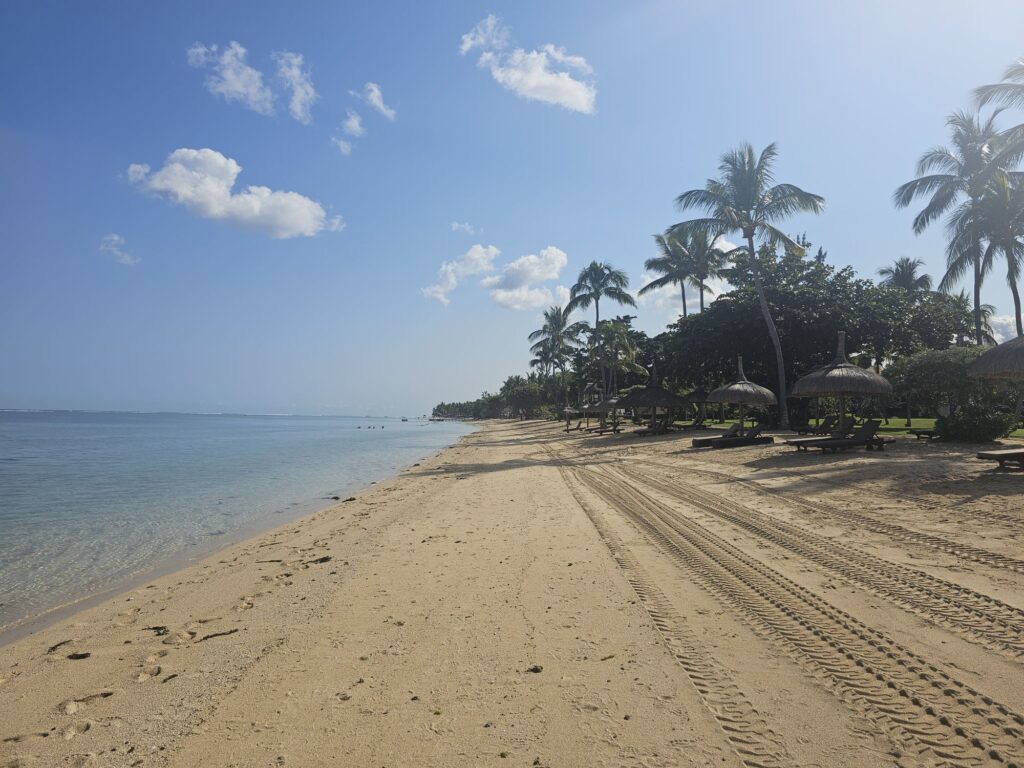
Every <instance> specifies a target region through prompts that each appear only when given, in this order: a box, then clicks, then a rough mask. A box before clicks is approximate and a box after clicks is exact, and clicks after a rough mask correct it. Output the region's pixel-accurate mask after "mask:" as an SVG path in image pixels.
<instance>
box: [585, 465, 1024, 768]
mask: <svg viewBox="0 0 1024 768" xmlns="http://www.w3.org/2000/svg"><path fill="white" fill-rule="evenodd" d="M574 475H575V476H576V477H577V478H579V479H580V480H581V482H583V484H584V485H585V487H587V488H588V489H589V490H591V491H592V492H593V493H595V494H596V495H597V496H598V497H599V498H601V499H602V500H604V501H605V502H606V503H607V504H608V505H609V506H611V507H612V508H613V509H615V510H617V511H619V512H620V513H621V514H623V515H624V516H625V517H626V518H627V519H629V520H631V521H632V522H633V523H634V524H635V525H636V526H637V528H639V529H640V530H641V531H643V532H644V533H646V534H647V535H648V537H649V538H650V539H651V540H652V541H654V542H655V543H656V544H658V545H659V546H660V547H661V549H662V550H663V551H664V552H665V553H666V554H667V555H668V556H669V558H670V559H671V560H673V561H674V562H675V563H676V565H678V566H679V567H680V568H681V569H682V570H683V571H684V572H685V573H686V575H687V576H688V577H689V578H692V579H693V581H694V582H695V583H697V584H698V585H700V586H702V587H703V588H704V589H705V590H706V591H707V592H708V593H709V594H711V595H712V596H713V597H715V598H716V599H717V600H718V601H719V602H720V603H721V604H722V606H723V607H725V608H726V609H727V610H730V611H732V612H734V613H735V614H737V615H738V618H739V619H740V620H741V621H743V622H744V623H746V624H747V625H748V626H751V627H752V628H754V629H755V630H756V631H758V632H759V634H761V635H762V636H765V637H766V638H767V639H769V640H770V641H772V642H774V643H777V644H779V645H781V646H782V647H783V648H784V650H785V651H786V652H787V655H789V656H790V657H791V658H793V659H794V660H795V661H796V663H797V664H799V665H800V666H801V667H803V668H804V669H806V670H808V672H809V673H811V674H812V676H814V677H816V678H818V679H823V680H824V681H826V682H827V683H828V684H829V686H830V687H831V688H832V690H833V691H835V692H836V693H837V694H838V695H839V697H840V698H841V699H842V700H843V701H845V702H847V703H848V704H849V705H850V706H853V707H854V708H856V709H857V711H858V712H860V713H861V714H862V715H864V716H865V717H867V718H869V719H871V720H873V721H874V722H876V724H877V725H878V726H879V727H880V728H882V729H883V730H884V732H886V733H888V734H889V736H890V738H892V739H893V741H894V742H895V743H897V744H899V745H901V747H902V748H903V749H904V750H906V751H913V753H914V754H915V756H916V759H917V760H919V761H921V762H925V763H931V764H933V765H941V766H978V765H988V764H997V765H1002V766H1005V768H1021V766H1022V765H1024V762H1022V761H1024V757H1022V755H1024V728H1022V726H1024V717H1022V716H1021V715H1019V714H1018V713H1016V712H1013V711H1012V710H1010V709H1009V708H1008V707H1006V706H1005V705H1002V704H999V703H998V702H996V701H994V700H993V699H991V698H990V697H988V696H986V695H984V694H982V693H980V692H979V691H977V690H975V689H973V688H972V687H970V686H968V685H966V684H965V683H963V682H961V681H959V680H956V679H955V678H953V677H952V676H950V675H949V674H948V673H946V672H945V671H943V670H942V669H941V668H939V667H938V666H937V665H935V664H934V663H931V662H929V661H927V660H925V659H923V658H922V657H920V656H919V655H917V654H916V653H914V652H912V651H910V650H909V649H907V648H905V647H903V646H900V645H899V644H897V643H896V642H894V641H893V640H892V639H890V638H889V637H887V636H886V635H884V634H883V633H881V632H880V631H878V630H876V629H874V628H873V627H870V626H868V625H865V624H864V623H862V622H860V621H859V620H857V619H856V618H854V617H853V616H851V615H850V614H848V613H846V612H845V611H842V610H840V609H838V608H836V607H835V606H832V605H831V604H829V603H828V602H826V601H825V600H822V599H821V598H819V597H817V596H816V595H815V594H814V593H812V592H811V591H810V590H808V589H806V588H804V587H802V586H800V585H799V584H797V583H795V582H793V581H791V580H789V579H787V578H786V577H784V576H782V575H781V574H779V573H778V572H776V571H774V570H773V569H771V568H769V567H767V566H766V565H764V564H763V563H761V562H760V561H758V560H756V559H754V558H752V557H750V556H748V555H747V554H746V553H744V552H743V551H742V550H739V549H738V548H736V547H734V546H732V545H731V544H729V543H728V542H726V541H724V540H723V539H721V538H720V537H718V536H717V535H715V534H714V533H712V532H711V531H709V530H707V529H706V528H704V527H703V526H700V525H699V524H697V523H695V522H693V521H692V520H687V519H685V518H680V517H679V516H678V515H676V514H675V513H674V512H673V511H672V510H671V509H670V508H668V507H667V506H665V505H664V504H662V503H661V502H659V501H657V500H655V499H653V498H651V497H650V496H648V495H647V494H645V493H644V492H643V491H642V490H640V489H639V488H638V487H636V486H635V485H633V484H632V483H629V482H628V481H625V480H621V479H619V478H615V477H612V476H609V475H606V474H603V473H599V472H595V471H593V470H587V469H582V468H580V469H576V470H574Z"/></svg>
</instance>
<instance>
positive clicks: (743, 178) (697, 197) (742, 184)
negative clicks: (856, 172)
mask: <svg viewBox="0 0 1024 768" xmlns="http://www.w3.org/2000/svg"><path fill="white" fill-rule="evenodd" d="M777 157H778V150H776V148H775V144H769V145H768V146H767V147H765V148H764V151H762V152H761V154H760V155H756V154H755V153H754V148H753V147H751V146H750V145H749V144H742V145H741V146H740V147H739V148H738V149H734V150H732V151H730V152H727V153H726V154H725V155H723V156H722V162H721V164H720V165H719V166H718V169H719V172H720V173H721V176H720V177H719V178H717V179H709V180H708V182H707V184H705V186H704V188H703V189H691V190H690V191H689V192H683V194H681V195H679V197H677V198H676V204H677V205H678V206H679V208H680V209H681V210H686V209H688V208H697V209H700V210H703V211H704V212H705V213H706V214H707V215H706V216H705V217H704V218H700V219H693V220H691V221H685V222H683V223H681V224H676V225H675V226H674V227H673V228H672V232H673V234H679V235H692V234H693V233H695V232H705V233H707V235H708V237H711V238H716V237H718V236H720V235H724V234H726V233H727V232H735V231H737V230H738V231H739V232H741V233H742V235H743V238H744V239H745V240H746V241H747V250H748V251H749V254H750V261H751V266H752V271H753V277H754V285H755V287H756V288H757V298H758V302H759V303H760V305H761V314H762V316H763V317H764V322H765V325H766V326H768V335H769V337H770V338H771V341H772V346H773V347H774V348H775V364H776V372H777V375H778V396H779V398H778V399H779V424H780V425H781V426H782V427H783V428H787V427H788V426H789V412H788V410H787V408H786V364H785V360H784V358H783V356H782V342H781V341H780V340H779V332H778V329H777V328H776V327H775V320H774V319H773V318H772V313H771V309H770V308H769V306H768V299H767V297H766V296H765V292H764V283H763V282H762V280H761V268H760V262H759V258H760V257H759V256H758V253H757V248H756V247H755V246H754V239H755V238H757V239H759V240H761V241H762V242H767V243H772V244H777V243H782V244H783V245H784V246H785V247H786V249H787V250H789V251H791V252H795V253H803V251H804V248H803V247H802V246H800V245H799V244H798V243H796V242H795V241H794V240H793V239H792V238H790V237H789V236H788V235H786V234H784V233H783V232H781V231H780V230H779V229H778V228H776V226H775V224H774V222H777V221H779V220H781V219H784V218H786V217H788V216H792V215H793V214H796V213H804V212H807V213H819V212H820V211H821V209H822V208H823V207H824V205H825V200H824V198H822V197H820V196H819V195H814V194H811V193H810V192H805V191H804V190H802V189H800V187H797V186H794V185H792V184H777V183H775V177H774V175H773V173H772V166H773V165H774V163H775V159H776V158H777Z"/></svg>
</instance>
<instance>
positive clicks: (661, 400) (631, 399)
mask: <svg viewBox="0 0 1024 768" xmlns="http://www.w3.org/2000/svg"><path fill="white" fill-rule="evenodd" d="M657 381H658V374H657V369H656V368H655V367H654V366H651V371H650V375H649V377H648V379H647V384H646V386H643V387H637V388H636V389H632V390H630V391H629V392H628V393H627V394H626V395H624V396H623V397H622V398H620V400H619V408H632V409H633V410H636V409H638V408H650V409H651V426H653V425H654V419H655V417H656V416H657V414H658V409H659V408H664V409H665V410H668V409H670V408H684V407H688V406H689V405H690V401H689V400H687V399H686V398H684V397H681V396H679V395H677V394H676V393H675V392H669V391H668V390H667V389H665V388H664V387H663V386H661V385H660V384H658V383H657Z"/></svg>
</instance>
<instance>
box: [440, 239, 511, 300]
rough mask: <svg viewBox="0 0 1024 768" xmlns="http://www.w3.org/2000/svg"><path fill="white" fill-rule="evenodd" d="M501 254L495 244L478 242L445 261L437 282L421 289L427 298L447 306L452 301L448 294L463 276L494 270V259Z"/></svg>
mask: <svg viewBox="0 0 1024 768" xmlns="http://www.w3.org/2000/svg"><path fill="white" fill-rule="evenodd" d="M500 255H501V251H499V250H498V249H497V248H495V247H494V246H493V245H487V246H484V245H480V244H479V243H478V244H477V245H474V246H473V247H472V248H470V249H469V250H468V251H466V252H465V253H464V254H462V256H460V257H459V258H457V259H455V260H454V261H446V262H444V263H443V264H442V265H441V268H440V269H439V270H438V280H437V282H436V283H434V285H430V286H427V287H426V288H421V289H420V291H421V292H422V293H423V295H424V296H426V297H427V298H430V299H437V300H438V301H439V302H441V303H442V304H443V305H444V306H446V307H447V306H448V303H449V301H450V299H449V298H448V294H449V293H451V292H452V291H454V290H455V289H456V288H457V287H458V285H459V280H460V279H461V278H464V277H471V276H472V275H481V274H484V273H486V272H490V271H492V270H493V269H494V260H495V259H496V258H498V256H500Z"/></svg>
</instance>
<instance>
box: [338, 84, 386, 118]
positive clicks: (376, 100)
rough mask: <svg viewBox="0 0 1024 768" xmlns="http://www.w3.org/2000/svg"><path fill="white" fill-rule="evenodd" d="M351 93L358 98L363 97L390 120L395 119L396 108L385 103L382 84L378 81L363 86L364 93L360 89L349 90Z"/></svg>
mask: <svg viewBox="0 0 1024 768" xmlns="http://www.w3.org/2000/svg"><path fill="white" fill-rule="evenodd" d="M349 93H350V94H352V95H353V96H355V97H356V98H358V99H362V100H363V101H365V102H366V103H367V104H369V105H370V106H371V107H373V108H374V109H375V110H377V111H378V112H380V113H381V114H382V115H384V117H386V118H387V119H388V120H394V119H395V110H393V109H392V108H391V107H389V106H388V105H387V104H385V103H384V94H383V93H382V92H381V90H380V86H379V85H377V84H376V83H367V84H366V85H365V86H364V87H363V91H362V93H360V92H359V91H349Z"/></svg>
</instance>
